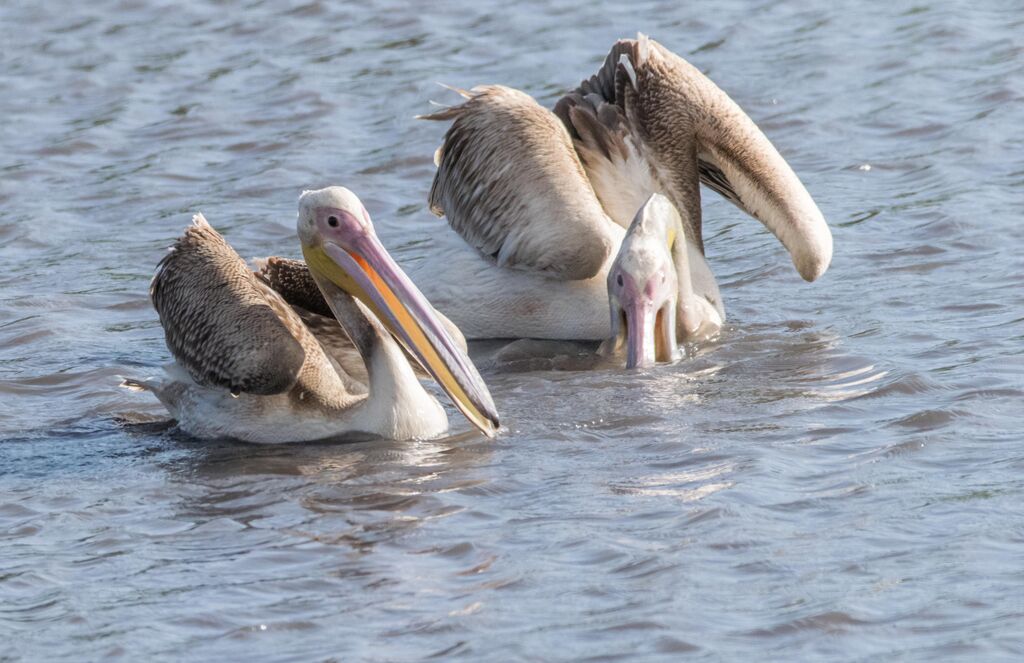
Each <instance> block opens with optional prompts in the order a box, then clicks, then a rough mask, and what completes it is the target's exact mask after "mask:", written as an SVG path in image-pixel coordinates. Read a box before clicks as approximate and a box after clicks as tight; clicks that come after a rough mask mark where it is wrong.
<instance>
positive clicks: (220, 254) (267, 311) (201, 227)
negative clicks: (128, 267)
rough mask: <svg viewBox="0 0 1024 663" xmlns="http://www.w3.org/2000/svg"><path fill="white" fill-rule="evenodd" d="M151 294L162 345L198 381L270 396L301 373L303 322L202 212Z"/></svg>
mask: <svg viewBox="0 0 1024 663" xmlns="http://www.w3.org/2000/svg"><path fill="white" fill-rule="evenodd" d="M150 298H151V299H152V301H153V306H154V307H155V308H156V310H157V313H158V314H159V316H160V324H161V325H163V328H164V335H165V337H166V340H167V347H168V348H169V349H170V351H171V353H172V354H173V355H174V357H175V359H176V360H177V361H178V363H179V364H181V365H182V366H183V367H184V368H185V369H186V370H187V371H188V373H189V375H191V377H192V379H193V380H195V381H196V382H197V383H198V384H202V385H206V386H216V387H222V388H225V389H229V390H230V391H231V392H232V393H235V394H239V393H243V392H245V393H251V394H259V395H269V394H278V393H282V392H284V391H287V390H288V389H289V388H290V387H291V386H292V385H293V384H295V382H296V380H297V379H298V377H299V373H300V371H301V369H302V367H303V363H304V362H305V357H306V352H305V350H304V348H303V345H302V343H300V341H299V340H298V339H299V338H301V337H302V335H303V334H304V333H305V330H304V327H303V325H302V323H301V321H300V320H299V319H298V317H297V316H295V315H294V313H293V312H292V311H291V307H289V306H288V304H287V303H286V302H284V300H283V299H282V298H281V297H280V296H279V295H277V293H275V292H274V291H273V289H271V288H270V287H268V286H266V285H265V284H263V283H261V282H259V281H258V280H257V279H256V277H255V276H254V275H253V273H252V271H250V270H249V268H248V267H246V265H245V262H244V261H243V260H242V259H241V258H240V257H239V256H238V254H237V253H235V251H234V249H232V248H231V246H230V245H229V244H228V243H227V242H226V241H224V238H223V237H221V235H220V234H219V233H218V232H217V231H216V230H214V229H213V227H212V226H210V225H209V224H208V223H207V222H206V219H204V218H203V216H202V215H196V217H195V218H194V219H193V225H192V226H190V227H189V228H188V229H187V230H186V231H185V233H184V235H182V237H180V238H179V239H178V240H177V242H176V243H175V244H174V246H173V247H172V248H171V250H170V252H169V253H168V254H167V255H166V256H165V257H164V258H163V260H161V261H160V264H159V265H158V267H157V270H156V274H155V275H154V276H153V281H152V284H151V286H150Z"/></svg>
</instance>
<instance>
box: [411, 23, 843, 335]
mask: <svg viewBox="0 0 1024 663" xmlns="http://www.w3.org/2000/svg"><path fill="white" fill-rule="evenodd" d="M458 92H459V93H460V94H462V95H463V97H465V98H466V101H465V102H464V103H462V104H461V105H458V106H454V107H451V108H445V109H443V110H440V111H438V112H435V113H433V114H430V115H426V116H422V117H423V118H424V119H430V120H452V121H453V122H452V125H451V126H450V127H449V128H448V131H447V133H446V134H445V137H444V142H443V144H442V145H441V147H440V148H439V149H438V151H437V153H436V154H435V159H434V160H435V163H436V164H437V166H438V170H437V173H436V175H435V178H434V183H433V186H432V188H431V192H430V207H431V209H432V211H434V212H435V213H436V214H438V215H439V216H441V215H443V216H445V217H446V218H447V220H448V223H449V225H450V226H451V227H452V228H453V229H454V230H455V232H456V233H458V234H459V235H460V236H461V237H462V239H463V240H465V244H462V243H458V244H459V246H454V245H442V246H440V247H439V249H438V251H437V252H436V253H435V254H434V255H433V256H432V259H431V260H428V261H426V262H424V263H421V264H420V265H418V266H417V267H416V268H415V269H414V270H413V273H416V272H423V273H427V274H429V275H431V276H432V277H433V278H430V279H428V280H425V281H424V286H425V288H426V289H427V290H426V292H427V294H428V296H429V297H430V299H431V301H432V302H433V303H434V305H435V306H437V308H438V309H439V310H441V311H444V312H445V313H446V314H447V315H448V316H449V317H451V318H452V319H453V321H454V322H455V324H457V325H458V326H459V327H460V328H461V329H462V330H463V332H464V333H465V334H466V336H467V337H468V338H503V337H506V338H507V337H533V338H546V339H577V340H585V339H594V340H597V339H604V338H608V337H609V335H610V331H611V330H610V326H609V316H608V305H609V291H608V286H607V283H608V277H609V270H610V269H611V266H612V263H613V262H614V260H615V259H616V257H617V255H619V248H620V246H621V245H622V243H623V238H624V236H625V232H624V228H626V227H628V226H629V225H630V223H631V221H632V220H633V219H634V217H635V216H636V215H637V211H638V210H640V209H641V208H642V207H643V206H644V205H645V203H647V201H648V200H649V199H650V198H651V195H652V194H655V193H658V194H662V195H663V196H664V197H665V199H667V201H669V202H671V204H672V205H673V206H675V208H676V209H677V210H678V214H679V216H680V217H681V223H682V231H683V232H682V236H681V237H679V238H677V239H676V240H675V241H676V242H677V243H679V242H683V243H685V244H679V245H678V247H677V248H676V249H675V250H674V254H676V255H680V256H686V258H687V260H686V264H687V269H688V272H689V279H686V278H683V277H685V276H686V275H685V274H679V276H680V277H681V278H679V279H678V283H679V284H682V283H684V282H689V284H690V287H691V288H692V292H691V293H690V296H689V297H679V298H678V301H680V302H682V301H689V302H691V303H693V302H697V303H698V304H699V310H700V311H702V312H703V314H704V315H703V316H702V324H701V325H698V326H697V327H691V328H689V329H687V328H686V325H687V324H690V323H692V322H693V320H692V316H688V315H687V314H686V312H684V311H679V310H677V315H676V316H675V317H676V324H677V326H678V329H677V338H678V339H679V340H688V337H689V335H690V334H691V333H693V332H694V331H695V329H698V328H701V327H706V325H710V326H715V325H718V326H720V325H721V324H722V322H723V321H724V319H725V309H724V307H723V305H722V302H721V298H720V296H719V292H718V284H717V283H716V281H715V278H714V275H713V274H712V272H711V269H710V267H709V266H708V263H707V260H706V259H705V257H704V241H703V235H702V229H701V206H700V186H699V185H700V183H701V182H703V183H704V184H705V185H707V186H709V187H710V188H712V189H714V190H715V191H717V192H718V193H720V194H722V195H724V196H725V197H726V198H728V199H729V200H730V201H732V202H733V203H735V204H736V205H737V206H738V207H740V209H742V210H744V211H745V212H747V213H748V214H750V215H751V216H753V217H754V218H756V219H758V220H760V221H761V222H762V223H763V224H764V225H765V226H766V227H767V228H768V230H770V231H771V232H772V233H773V234H774V235H775V236H776V237H777V238H778V239H779V240H780V241H781V242H782V244H783V245H784V246H785V247H786V249H787V250H788V251H789V253H790V256H791V257H792V260H793V264H794V265H795V267H796V269H797V271H798V272H799V273H800V275H801V276H802V277H803V278H804V279H806V280H808V281H813V280H815V279H816V278H818V277H819V276H821V275H822V274H823V273H824V272H825V270H826V269H827V268H828V265H829V262H830V261H831V256H832V236H831V234H830V232H829V229H828V226H827V224H826V223H825V219H824V218H823V217H822V215H821V212H820V211H819V210H818V208H817V206H816V205H815V204H814V201H813V200H812V199H811V196H810V194H808V192H807V190H806V189H805V188H804V186H803V185H802V184H801V183H800V180H799V179H798V178H797V176H796V175H795V174H794V173H793V170H792V169H791V168H790V167H789V165H788V164H787V163H786V162H785V160H784V159H783V158H782V157H781V156H780V155H779V153H778V151H776V149H775V148H774V147H773V146H772V144H771V143H770V142H769V141H768V139H767V138H766V137H765V136H764V134H763V133H761V131H760V130H759V129H758V128H757V126H756V125H755V124H754V123H753V121H751V120H750V118H749V117H747V115H746V114H745V113H744V112H743V111H742V110H741V109H740V107H739V106H737V105H736V103H735V102H733V101H732V99H730V98H729V97H728V95H726V94H725V93H724V92H723V91H722V90H720V89H719V88H718V87H717V86H716V85H715V84H714V83H712V82H711V81H710V80H709V79H708V78H707V77H706V76H704V75H703V74H702V73H701V72H700V71H698V70H697V69H696V68H695V67H693V66H692V65H690V64H689V63H688V62H686V61H685V60H683V59H682V58H680V57H679V56H677V55H675V54H674V53H672V52H670V51H669V50H668V49H666V48H665V47H664V46H662V45H661V44H659V43H657V42H656V41H654V40H652V39H649V38H647V37H646V36H644V35H639V36H638V38H637V39H636V40H623V41H619V42H618V43H616V44H615V46H613V47H612V49H611V52H610V53H609V54H608V56H607V58H606V59H605V62H604V65H603V66H602V67H601V69H600V70H599V71H598V72H597V74H595V75H594V76H592V77H591V78H589V79H587V80H585V81H583V82H582V83H581V84H580V86H579V87H578V88H576V89H575V90H573V91H572V92H570V93H568V94H567V95H565V96H564V97H563V98H562V99H560V100H559V101H558V103H557V104H556V105H555V109H554V113H552V112H551V111H548V110H547V109H545V108H543V107H542V106H540V105H539V104H538V103H537V102H536V101H535V100H534V99H533V98H532V97H530V96H528V95H526V94H524V93H522V92H519V91H517V90H513V89H511V88H507V87H503V86H497V85H491V86H481V87H476V88H473V89H472V90H471V91H468V92H467V91H461V90H458ZM649 212H651V213H658V214H663V213H666V212H665V210H664V208H663V207H662V206H661V203H656V207H655V208H652V209H651V210H649ZM467 244H468V245H469V246H466V245H467ZM642 244H643V243H638V244H637V246H640V245H642ZM684 245H685V250H683V246H684ZM469 247H472V249H470V248H469ZM626 248H627V251H628V250H631V249H629V248H628V247H626ZM473 249H475V251H473ZM622 263H623V264H631V263H630V261H629V260H627V259H625V258H623V260H622ZM636 263H637V261H636V260H634V261H632V264H633V266H634V267H637V266H638V265H637V264H636ZM438 274H445V275H446V278H444V279H440V278H437V275H438ZM687 321H689V323H688V322H687ZM704 323H706V325H705V324H704ZM627 331H628V330H627ZM646 345H651V343H649V342H648V343H646ZM639 347H640V346H637V348H639Z"/></svg>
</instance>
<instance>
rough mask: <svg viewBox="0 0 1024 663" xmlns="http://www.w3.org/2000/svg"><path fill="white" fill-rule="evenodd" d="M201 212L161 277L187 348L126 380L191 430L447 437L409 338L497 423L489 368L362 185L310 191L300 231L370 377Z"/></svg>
mask: <svg viewBox="0 0 1024 663" xmlns="http://www.w3.org/2000/svg"><path fill="white" fill-rule="evenodd" d="M193 221H194V222H193V225H192V226H191V227H189V228H188V229H187V230H186V231H185V234H184V235H183V236H182V237H181V238H180V239H178V241H177V243H176V244H175V245H174V247H173V248H172V249H171V251H170V253H168V255H167V256H166V257H165V258H164V259H163V260H162V261H161V262H160V265H159V267H158V268H157V271H156V274H155V276H154V277H153V283H152V286H151V288H150V296H151V298H152V300H153V305H154V307H155V308H156V310H157V312H158V314H159V316H160V323H161V324H162V325H163V328H164V333H165V336H166V340H167V346H168V348H169V349H170V350H171V353H172V354H173V355H174V358H175V362H174V363H173V364H171V365H170V366H169V367H168V369H167V376H166V377H165V378H164V379H160V380H127V381H126V386H129V387H133V388H141V389H146V390H149V391H152V392H153V393H155V394H156V396H157V397H158V398H159V399H160V401H161V402H162V403H163V404H164V405H165V406H166V407H167V409H168V410H169V411H170V413H171V414H172V415H173V416H174V417H175V418H176V419H177V420H178V425H179V427H180V428H181V429H182V430H183V431H185V432H186V433H189V434H191V435H193V436H195V437H199V438H222V437H226V438H235V439H240V440H244V441H249V442H258V443H273V442H300V441H311V440H319V439H327V438H336V437H339V436H344V435H346V434H370V435H376V436H381V437H388V438H393V439H412V438H429V437H435V436H437V435H440V434H442V433H444V432H445V431H446V430H447V429H448V418H447V415H446V414H445V411H444V408H443V407H442V406H441V405H440V403H438V402H437V400H435V399H434V397H433V396H431V395H430V394H429V393H428V392H427V391H426V390H425V389H424V387H423V385H421V384H420V382H419V379H418V378H417V376H416V374H415V372H414V370H413V366H412V365H411V364H410V361H409V359H408V358H407V356H406V354H405V353H404V352H403V348H404V349H405V351H406V352H408V353H409V354H410V355H412V356H413V357H414V358H415V361H417V362H418V363H419V364H420V365H421V366H422V368H423V369H424V370H425V371H426V372H427V373H428V374H429V375H430V376H431V377H433V378H434V379H435V380H436V381H437V383H438V384H439V385H440V386H441V388H442V389H443V390H444V391H445V393H446V394H447V395H448V396H449V397H450V398H451V400H452V402H453V403H454V404H455V406H456V407H457V408H458V409H459V410H460V411H461V412H462V414H463V415H465V416H466V418H467V419H469V421H470V422H471V423H472V424H473V425H474V426H475V427H476V428H478V429H479V430H480V431H482V432H483V433H484V434H486V435H488V436H493V435H494V434H495V431H496V429H497V427H498V416H497V413H496V411H495V408H494V404H493V402H492V400H491V396H490V393H489V392H488V390H487V387H486V386H485V385H484V383H483V380H482V379H481V378H480V375H479V374H478V373H477V371H476V368H475V367H474V366H473V363H472V362H471V361H470V359H469V357H468V356H467V355H466V353H465V352H464V350H463V348H462V347H461V345H460V344H459V343H458V342H457V341H456V340H455V339H454V338H453V336H452V334H451V333H450V332H449V330H448V329H447V327H446V325H445V324H444V323H443V322H442V321H441V318H440V316H438V315H437V313H436V312H435V311H434V309H433V307H432V306H431V305H430V304H429V303H428V302H427V300H426V299H425V298H424V297H423V295H422V294H421V293H420V292H419V290H418V289H417V288H416V286H415V285H414V284H413V283H412V281H410V280H409V278H408V277H407V276H406V275H405V274H404V273H403V272H402V270H401V269H400V268H399V267H398V265H397V264H396V263H395V262H394V260H393V259H392V258H391V256H390V255H388V253H387V251H386V250H385V249H384V247H383V245H382V244H381V243H380V240H378V239H377V236H376V233H375V232H374V229H373V224H372V222H371V220H370V215H369V214H368V213H367V211H366V209H365V208H364V207H363V205H362V203H361V202H360V201H359V199H358V198H357V197H356V196H355V194H353V193H352V192H351V191H349V190H348V189H345V188H343V187H337V186H334V187H328V188H326V189H321V190H318V191H306V192H304V193H303V194H302V196H301V197H300V198H299V215H298V234H299V240H300V242H301V244H302V252H303V255H304V257H305V259H306V264H307V265H308V266H309V273H310V274H311V275H312V278H313V279H314V281H315V283H316V285H317V286H318V287H319V289H320V291H321V293H322V295H323V298H324V300H326V303H327V305H328V306H329V308H330V311H331V312H332V313H333V315H334V317H335V318H336V319H337V321H338V322H339V323H340V324H341V327H342V328H343V329H344V332H345V334H346V335H347V337H348V339H349V340H350V342H351V344H352V345H353V346H354V348H355V350H356V351H358V353H359V355H360V356H361V358H362V361H363V363H364V364H365V372H366V375H367V380H366V383H365V384H364V383H362V382H361V381H360V380H358V379H357V378H356V377H354V376H353V375H351V374H350V373H349V372H347V371H345V370H344V368H343V367H342V365H341V364H340V363H339V362H338V361H337V360H335V358H334V357H332V356H331V355H330V354H329V353H328V352H327V351H326V346H325V345H324V344H323V343H322V342H321V340H320V339H318V337H317V335H316V334H315V333H314V332H313V331H311V329H310V327H308V326H307V324H306V322H304V317H303V316H302V315H300V312H298V311H297V310H296V309H294V308H293V307H292V306H291V305H290V304H289V303H288V301H286V299H285V298H284V297H282V296H281V294H279V293H278V292H277V291H275V290H274V289H273V288H272V287H271V286H270V285H269V284H268V283H267V282H266V281H265V280H262V279H260V278H258V275H257V274H254V273H253V272H252V271H251V270H250V269H249V268H248V267H247V266H246V265H245V262H244V261H243V260H242V259H241V258H240V257H239V256H238V254H237V253H236V252H235V251H234V250H233V249H232V248H231V246H230V245H228V243H227V242H226V241H225V240H224V238H223V237H221V235H220V234H218V233H217V232H216V231H215V230H214V229H213V228H212V227H211V226H210V225H209V224H208V223H207V222H206V220H205V219H204V218H203V216H202V215H196V217H195V218H194V220H193Z"/></svg>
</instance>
